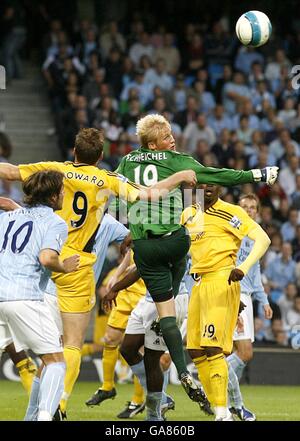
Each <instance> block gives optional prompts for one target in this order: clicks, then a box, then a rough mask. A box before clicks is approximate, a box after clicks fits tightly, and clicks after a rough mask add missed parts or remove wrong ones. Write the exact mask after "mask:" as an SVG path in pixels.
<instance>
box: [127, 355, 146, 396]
mask: <svg viewBox="0 0 300 441" xmlns="http://www.w3.org/2000/svg"><path fill="white" fill-rule="evenodd" d="M130 368H131V370H132V372H133V373H134V375H135V376H136V377H137V378H138V379H139V382H140V383H141V386H142V387H143V389H144V391H145V392H146V393H147V382H146V371H145V365H144V360H141V361H140V362H139V363H137V364H134V365H132V366H130Z"/></svg>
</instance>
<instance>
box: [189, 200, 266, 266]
mask: <svg viewBox="0 0 300 441" xmlns="http://www.w3.org/2000/svg"><path fill="white" fill-rule="evenodd" d="M181 223H182V224H183V225H184V226H185V227H186V228H187V229H188V231H189V232H190V236H191V247H190V254H191V257H192V266H191V270H190V272H191V273H198V274H205V273H209V272H214V271H218V270H220V269H225V268H233V267H235V262H236V255H237V252H238V250H239V248H240V244H241V240H242V239H243V237H244V236H247V234H248V233H249V231H251V230H252V229H254V228H256V226H257V224H256V222H254V221H253V220H252V219H251V218H250V217H249V216H248V214H247V213H246V212H245V211H244V210H243V209H242V208H241V207H240V206H238V205H233V204H229V203H227V202H224V201H222V200H221V199H218V200H217V202H216V203H215V204H214V205H212V206H211V207H209V208H208V209H207V210H205V211H204V212H202V211H201V207H200V205H199V204H196V205H192V206H191V207H188V208H186V209H185V210H184V211H183V212H182V215H181Z"/></svg>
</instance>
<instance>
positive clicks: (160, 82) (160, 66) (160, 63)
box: [144, 58, 173, 92]
mask: <svg viewBox="0 0 300 441" xmlns="http://www.w3.org/2000/svg"><path fill="white" fill-rule="evenodd" d="M144 81H145V83H147V84H150V85H151V86H152V87H155V86H159V87H160V88H161V89H162V90H163V91H166V92H167V91H170V90H171V89H172V87H173V80H172V77H171V75H169V74H168V73H167V70H166V62H165V60H164V59H163V58H158V59H157V61H156V62H155V63H154V67H153V68H151V69H148V71H147V72H146V74H145V77H144Z"/></svg>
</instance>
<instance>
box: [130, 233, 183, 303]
mask: <svg viewBox="0 0 300 441" xmlns="http://www.w3.org/2000/svg"><path fill="white" fill-rule="evenodd" d="M149 236H150V237H149ZM189 248H190V237H189V234H188V233H187V230H186V229H185V227H183V226H181V227H180V228H179V229H178V230H176V231H174V232H173V233H171V234H170V233H169V234H168V235H164V236H151V235H148V239H138V240H134V241H133V251H134V261H135V264H136V266H137V269H138V271H139V274H140V276H141V277H142V279H143V280H144V282H145V285H146V287H147V289H148V291H149V293H150V295H151V297H152V298H153V300H154V301H155V302H165V301H166V300H169V299H171V298H172V297H173V296H174V297H176V295H177V294H178V290H179V285H180V282H181V280H182V277H183V275H184V273H185V270H186V255H187V252H188V251H189Z"/></svg>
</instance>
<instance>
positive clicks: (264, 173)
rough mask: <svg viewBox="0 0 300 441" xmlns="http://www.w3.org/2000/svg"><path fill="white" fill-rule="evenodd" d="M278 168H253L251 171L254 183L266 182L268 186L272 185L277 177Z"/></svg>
mask: <svg viewBox="0 0 300 441" xmlns="http://www.w3.org/2000/svg"><path fill="white" fill-rule="evenodd" d="M278 170H279V168H278V167H275V166H273V167H265V168H262V169H259V168H255V169H253V170H251V171H252V174H253V179H254V182H266V183H267V184H268V185H273V184H274V183H275V182H276V179H277V176H278Z"/></svg>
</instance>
